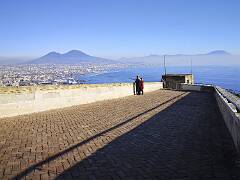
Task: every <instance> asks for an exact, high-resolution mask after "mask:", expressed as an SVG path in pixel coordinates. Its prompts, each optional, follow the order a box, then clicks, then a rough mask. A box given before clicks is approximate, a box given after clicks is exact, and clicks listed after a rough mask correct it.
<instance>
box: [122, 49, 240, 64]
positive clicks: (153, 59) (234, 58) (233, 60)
mask: <svg viewBox="0 0 240 180" xmlns="http://www.w3.org/2000/svg"><path fill="white" fill-rule="evenodd" d="M165 60H166V64H167V65H169V66H188V65H189V64H190V63H191V62H192V64H193V65H195V66H209V65H221V66H230V65H240V56H239V55H232V54H230V53H228V52H226V51H224V50H216V51H211V52H208V53H205V54H174V55H165ZM119 61H122V62H125V63H134V64H151V65H157V64H160V65H163V62H164V55H148V56H143V57H133V58H121V59H119Z"/></svg>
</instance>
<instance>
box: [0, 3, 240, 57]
mask: <svg viewBox="0 0 240 180" xmlns="http://www.w3.org/2000/svg"><path fill="white" fill-rule="evenodd" d="M239 43H240V1H239V0H1V1H0V56H39V55H43V54H45V53H47V52H49V51H59V52H66V51H68V50H71V49H79V50H82V51H84V52H86V53H89V54H92V55H96V56H109V57H121V56H141V55H148V54H163V53H167V54H176V53H188V54H193V53H205V52H208V51H211V50H216V49H224V50H226V51H229V52H231V53H233V54H240V48H239V47H240V45H239Z"/></svg>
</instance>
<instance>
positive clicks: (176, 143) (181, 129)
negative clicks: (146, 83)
mask: <svg viewBox="0 0 240 180" xmlns="http://www.w3.org/2000/svg"><path fill="white" fill-rule="evenodd" d="M165 103H166V102H165ZM159 106H161V105H159ZM155 108H157V107H155ZM153 109H154V108H153ZM153 109H151V110H153ZM148 111H150V110H148ZM148 111H147V112H148ZM144 113H146V112H144ZM144 113H141V115H143V114H144ZM138 116H139V115H138ZM134 118H136V117H134ZM134 118H132V119H130V120H128V121H126V122H124V123H127V122H129V121H131V120H134ZM124 123H121V124H119V125H117V127H119V126H121V125H123V124H124ZM114 128H116V127H113V128H111V129H109V130H106V132H109V131H110V130H112V129H114ZM104 133H105V131H104ZM104 133H103V134H104ZM80 144H81V143H80ZM80 144H78V145H77V146H80ZM74 147H76V146H74ZM74 147H72V148H71V149H73V148H74ZM71 149H68V150H67V151H69V150H71ZM235 151H236V150H235V149H234V145H233V142H232V139H231V136H230V134H229V132H228V130H227V128H226V127H225V125H224V121H223V119H222V117H221V115H220V112H219V110H218V107H217V105H216V102H215V99H214V98H213V96H212V94H210V93H189V94H188V95H186V96H185V97H183V98H181V99H180V100H178V101H177V102H176V103H174V104H173V105H171V106H170V107H168V108H166V109H164V110H162V111H161V112H159V113H158V114H156V115H154V116H153V117H151V118H150V119H149V120H147V121H145V122H144V123H142V124H141V125H139V126H138V127H136V128H134V129H132V130H131V131H130V132H128V133H125V134H123V135H122V136H120V137H118V138H117V139H115V140H114V141H112V142H111V143H109V144H108V145H106V146H104V147H103V148H101V149H99V150H97V151H96V152H95V153H94V154H92V155H90V156H89V157H87V158H86V159H84V160H82V161H80V162H78V163H77V164H76V165H74V166H73V167H71V168H69V169H67V170H65V171H64V172H62V173H61V174H60V175H59V176H58V177H56V179H74V178H75V179H88V178H96V179H111V178H112V179H126V178H132V179H176V178H190V179H209V178H214V179H230V178H231V177H232V174H233V173H234V172H233V170H234V168H233V164H232V162H233V161H234V158H235V156H234V154H235Z"/></svg>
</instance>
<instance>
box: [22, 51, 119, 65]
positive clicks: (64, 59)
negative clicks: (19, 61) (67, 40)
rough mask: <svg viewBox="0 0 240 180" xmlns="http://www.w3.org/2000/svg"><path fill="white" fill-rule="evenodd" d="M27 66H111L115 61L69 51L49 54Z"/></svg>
mask: <svg viewBox="0 0 240 180" xmlns="http://www.w3.org/2000/svg"><path fill="white" fill-rule="evenodd" d="M27 63H28V64H80V63H98V64H112V63H117V62H116V61H113V60H110V59H105V58H100V57H95V56H90V55H88V54H86V53H84V52H82V51H79V50H71V51H69V52H67V53H64V54H61V53H58V52H50V53H48V54H46V55H44V56H42V57H40V58H37V59H34V60H32V61H29V62H27Z"/></svg>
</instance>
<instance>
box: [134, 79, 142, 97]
mask: <svg viewBox="0 0 240 180" xmlns="http://www.w3.org/2000/svg"><path fill="white" fill-rule="evenodd" d="M140 83H141V81H140V79H139V76H137V78H136V80H135V86H136V93H137V95H140V91H141V89H140Z"/></svg>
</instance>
